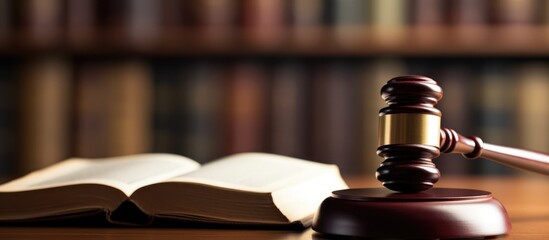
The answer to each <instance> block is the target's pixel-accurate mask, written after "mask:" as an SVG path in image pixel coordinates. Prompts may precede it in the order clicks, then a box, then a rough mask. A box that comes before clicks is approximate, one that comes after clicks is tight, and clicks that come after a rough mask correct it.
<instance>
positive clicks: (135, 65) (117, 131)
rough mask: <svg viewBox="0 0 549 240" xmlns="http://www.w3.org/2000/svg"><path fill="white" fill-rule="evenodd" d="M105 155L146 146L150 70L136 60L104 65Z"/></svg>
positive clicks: (136, 149) (140, 151)
mask: <svg viewBox="0 0 549 240" xmlns="http://www.w3.org/2000/svg"><path fill="white" fill-rule="evenodd" d="M104 71H105V72H104V74H105V75H104V78H105V79H104V80H103V82H104V83H105V97H106V98H107V99H108V102H106V104H105V105H104V108H105V109H106V113H105V115H106V116H107V127H106V131H107V138H106V139H104V141H105V142H106V143H107V149H108V153H107V154H108V156H116V155H126V154H135V153H142V152H147V151H149V149H150V145H151V143H150V139H151V133H150V126H151V123H150V121H151V118H150V115H151V113H152V106H151V99H152V71H151V69H150V68H149V65H148V64H147V63H145V62H144V61H142V60H140V59H128V60H120V61H115V62H112V63H107V64H106V65H105V68H104Z"/></svg>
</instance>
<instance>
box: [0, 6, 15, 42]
mask: <svg viewBox="0 0 549 240" xmlns="http://www.w3.org/2000/svg"><path fill="white" fill-rule="evenodd" d="M13 5H14V3H13V1H12V0H0V44H5V43H9V42H10V40H11V36H12V35H13V32H14V27H13V26H14V25H15V21H14V15H15V14H13Z"/></svg>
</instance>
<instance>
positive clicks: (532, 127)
mask: <svg viewBox="0 0 549 240" xmlns="http://www.w3.org/2000/svg"><path fill="white" fill-rule="evenodd" d="M513 75H514V76H515V78H516V81H517V84H518V86H517V95H518V96H517V108H516V109H517V111H516V112H515V114H516V116H517V130H518V131H517V132H518V137H519V140H520V141H519V143H520V147H523V148H526V149H531V150H534V151H542V152H543V151H547V149H549V124H547V123H548V122H549V107H547V105H545V104H547V103H549V69H548V65H547V63H544V62H533V63H524V64H521V65H518V66H517V67H516V68H515V73H514V74H513Z"/></svg>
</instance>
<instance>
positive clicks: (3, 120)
mask: <svg viewBox="0 0 549 240" xmlns="http://www.w3.org/2000/svg"><path fill="white" fill-rule="evenodd" d="M11 68H12V66H10V64H6V63H2V65H1V66H0V181H2V182H3V181H4V180H7V179H9V178H11V177H13V176H12V175H13V173H14V171H15V166H14V159H16V156H15V149H14V148H15V146H16V145H15V144H14V142H15V141H14V140H16V136H17V135H16V132H15V131H14V129H15V127H16V125H15V123H16V119H15V109H16V108H15V106H14V105H15V97H16V96H15V93H16V90H17V89H16V84H15V82H16V81H15V79H14V78H13V72H12V69H11Z"/></svg>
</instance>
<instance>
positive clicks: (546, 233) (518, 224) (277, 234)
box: [0, 175, 549, 240]
mask: <svg viewBox="0 0 549 240" xmlns="http://www.w3.org/2000/svg"><path fill="white" fill-rule="evenodd" d="M348 182H349V185H351V186H352V187H378V186H379V183H377V182H376V181H375V180H374V179H371V178H368V179H366V178H348ZM437 187H456V188H458V187H459V188H473V189H481V190H488V191H491V192H492V193H493V195H494V196H495V197H496V198H497V199H499V200H500V201H501V202H502V203H503V205H504V206H505V207H506V209H507V211H508V213H509V216H510V218H511V222H512V224H513V230H512V232H511V234H510V235H509V236H505V237H502V238H504V239H544V240H545V239H549V178H547V177H537V176H533V175H527V176H521V177H514V178H493V177H491V178H487V177H478V178H471V177H447V176H445V177H444V178H443V179H442V180H441V182H440V183H438V184H437ZM0 239H41V240H48V239H59V240H62V239H78V240H86V239H136V240H139V239H158V240H161V239H277V240H293V239H319V236H315V234H314V231H313V230H311V229H306V230H303V231H289V230H242V229H235V230H232V229H180V228H117V227H112V228H67V227H0Z"/></svg>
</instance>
